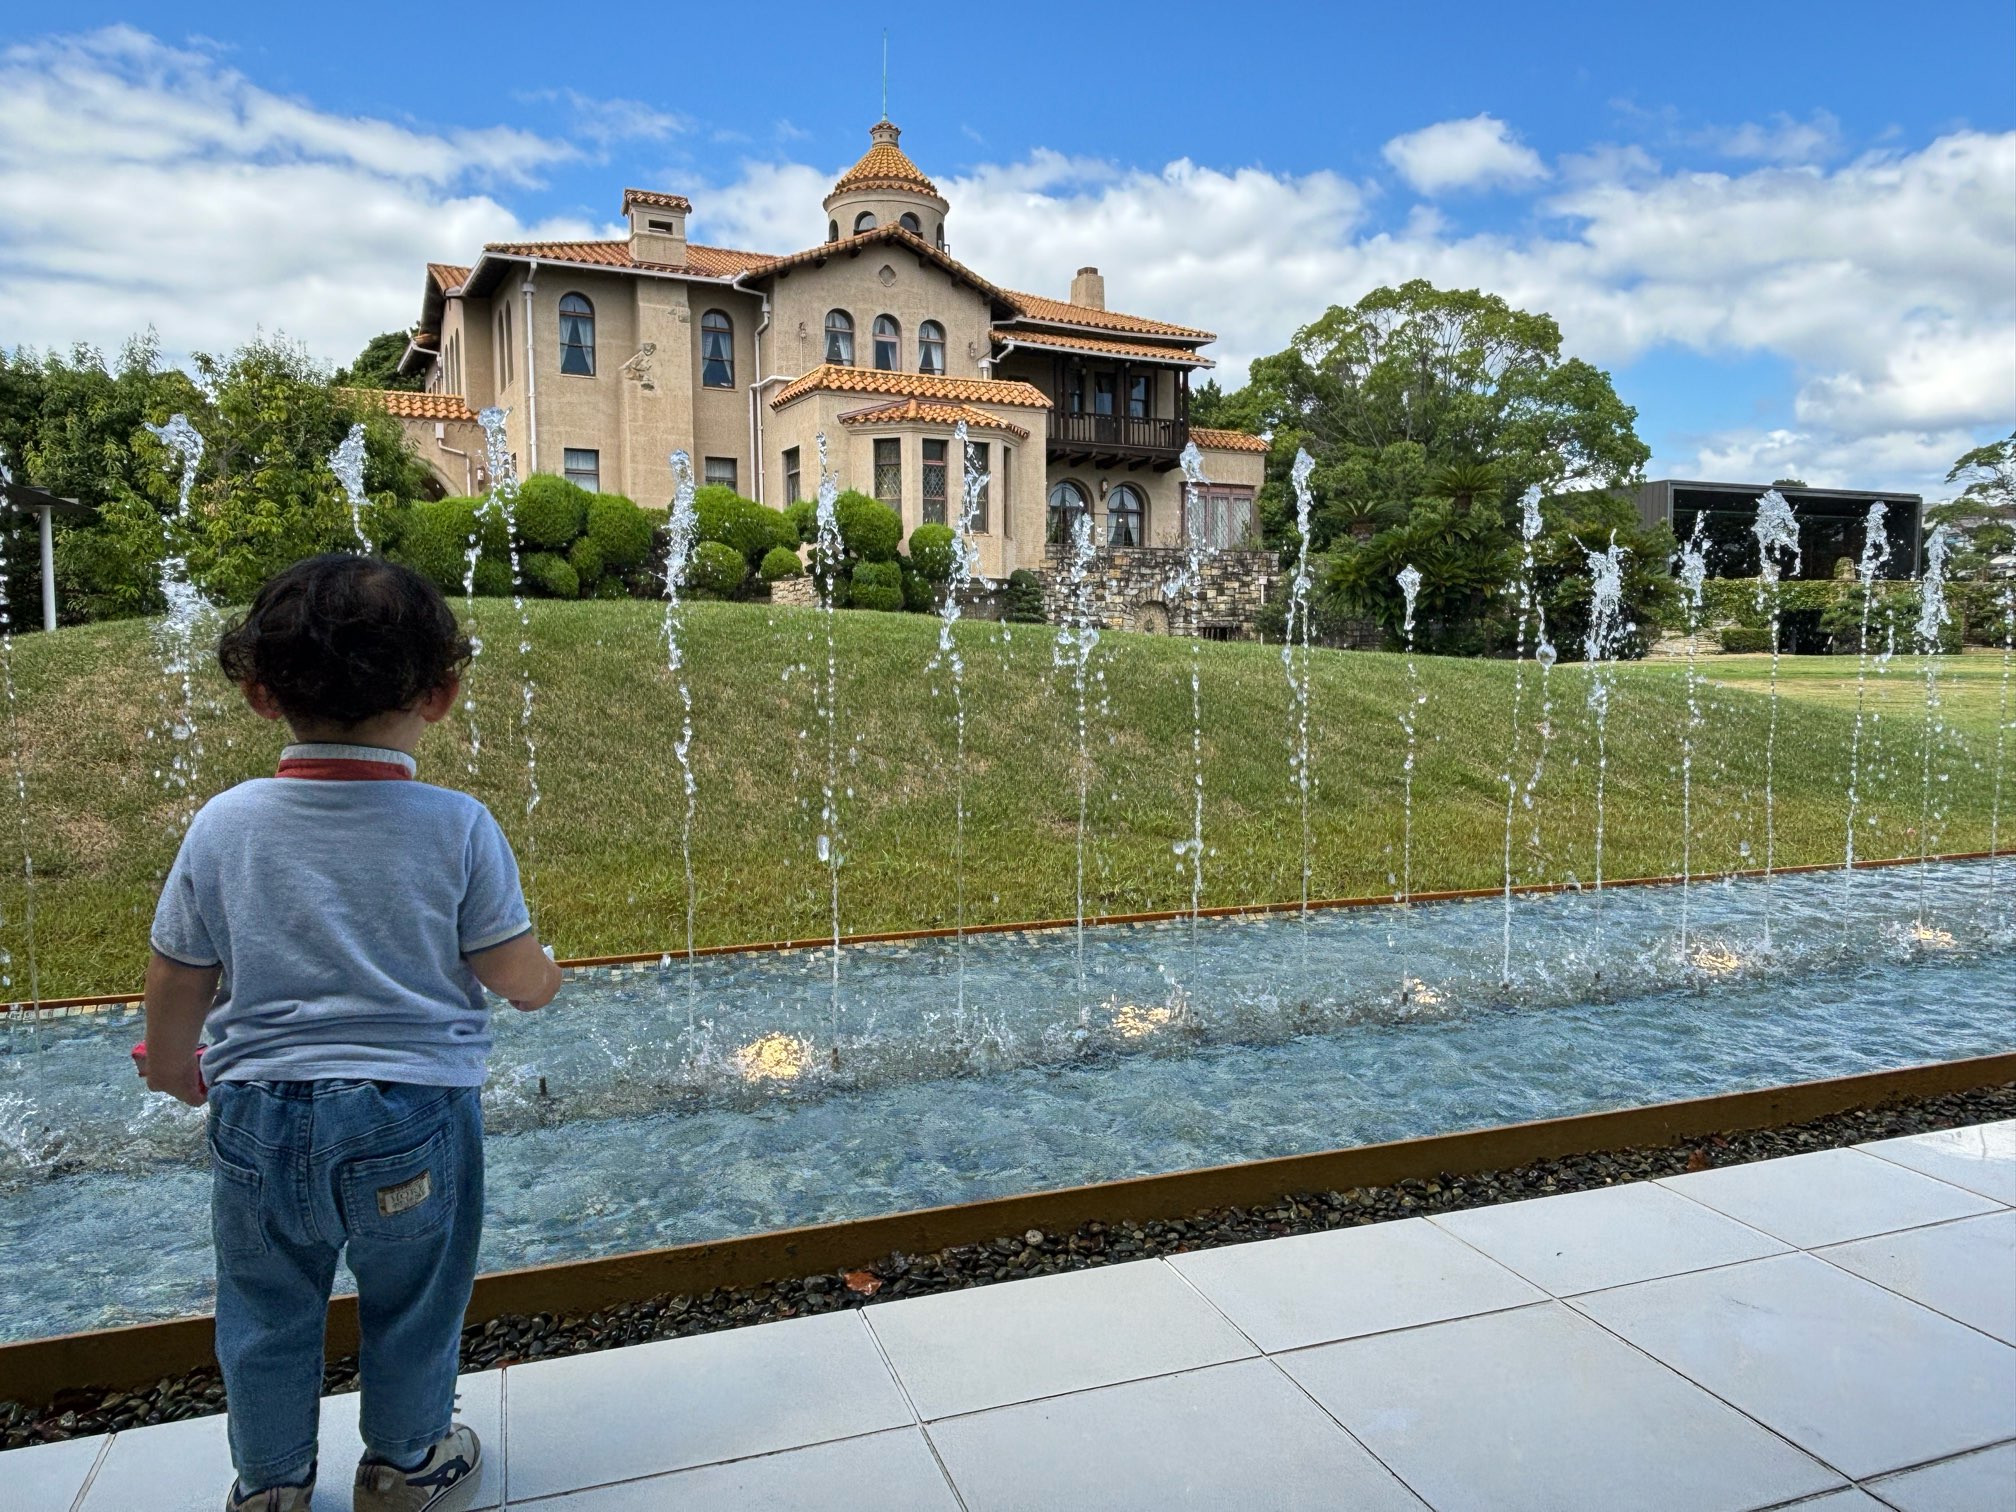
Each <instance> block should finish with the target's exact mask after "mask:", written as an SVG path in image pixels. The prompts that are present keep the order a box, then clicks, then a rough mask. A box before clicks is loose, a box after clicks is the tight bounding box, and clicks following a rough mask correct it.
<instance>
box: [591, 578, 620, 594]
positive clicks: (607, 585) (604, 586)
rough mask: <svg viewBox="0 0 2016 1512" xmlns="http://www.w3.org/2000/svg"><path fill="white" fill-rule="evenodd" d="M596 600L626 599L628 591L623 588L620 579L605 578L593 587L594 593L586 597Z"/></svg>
mask: <svg viewBox="0 0 2016 1512" xmlns="http://www.w3.org/2000/svg"><path fill="white" fill-rule="evenodd" d="M588 597H590V598H597V599H627V598H628V597H630V590H629V589H628V588H625V587H624V586H623V580H622V579H621V578H613V577H605V578H604V579H602V581H601V582H599V583H597V584H596V585H595V591H594V592H593V593H591V594H589V595H588Z"/></svg>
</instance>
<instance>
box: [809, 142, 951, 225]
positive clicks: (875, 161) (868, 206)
mask: <svg viewBox="0 0 2016 1512" xmlns="http://www.w3.org/2000/svg"><path fill="white" fill-rule="evenodd" d="M902 135H903V133H902V132H901V131H898V130H897V129H896V127H895V125H894V124H893V123H891V122H889V121H886V120H883V121H877V122H876V123H875V124H874V125H873V126H871V127H870V128H869V130H868V136H869V138H870V139H871V140H872V141H873V143H874V145H873V146H872V147H870V148H869V149H868V153H867V155H866V156H865V157H863V158H862V159H861V161H860V162H858V163H856V164H855V165H854V166H853V167H852V168H849V169H848V170H847V171H846V172H845V173H843V174H841V175H840V182H839V183H837V184H835V185H834V186H833V192H832V193H831V194H829V195H827V196H826V216H827V222H826V239H827V240H828V241H838V240H839V239H840V238H841V237H843V236H853V235H854V234H856V233H857V232H861V231H872V230H874V229H875V228H876V227H877V226H898V225H900V226H902V227H904V228H905V229H906V230H909V231H914V232H915V233H916V234H917V235H919V236H921V237H923V238H924V239H925V240H926V241H928V242H930V243H931V244H932V245H934V246H936V247H938V248H940V249H942V248H943V247H944V246H945V210H946V204H945V201H944V199H943V198H942V197H941V196H940V195H939V193H938V186H937V185H936V184H934V183H932V182H931V180H929V179H928V178H926V177H925V176H924V172H923V170H922V169H920V168H919V167H918V166H917V165H916V164H915V163H913V162H911V161H910V158H909V156H908V155H907V154H906V153H905V152H904V151H903V149H902V148H900V147H898V146H897V145H896V142H897V139H898V138H899V137H901V136H902Z"/></svg>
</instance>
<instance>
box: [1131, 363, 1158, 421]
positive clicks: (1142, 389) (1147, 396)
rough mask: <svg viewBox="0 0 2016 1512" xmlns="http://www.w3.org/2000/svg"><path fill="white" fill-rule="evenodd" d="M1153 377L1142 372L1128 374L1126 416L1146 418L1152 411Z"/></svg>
mask: <svg viewBox="0 0 2016 1512" xmlns="http://www.w3.org/2000/svg"><path fill="white" fill-rule="evenodd" d="M1154 383H1155V380H1154V378H1152V377H1150V376H1149V375H1147V374H1145V373H1143V374H1130V375H1129V377H1128V379H1127V418H1128V419H1129V420H1146V419H1147V418H1148V417H1149V416H1150V415H1151V414H1153V413H1154V406H1155V398H1154V395H1155V389H1154Z"/></svg>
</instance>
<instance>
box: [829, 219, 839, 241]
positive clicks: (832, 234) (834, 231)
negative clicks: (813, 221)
mask: <svg viewBox="0 0 2016 1512" xmlns="http://www.w3.org/2000/svg"><path fill="white" fill-rule="evenodd" d="M826 240H828V241H838V240H840V222H838V221H828V222H826Z"/></svg>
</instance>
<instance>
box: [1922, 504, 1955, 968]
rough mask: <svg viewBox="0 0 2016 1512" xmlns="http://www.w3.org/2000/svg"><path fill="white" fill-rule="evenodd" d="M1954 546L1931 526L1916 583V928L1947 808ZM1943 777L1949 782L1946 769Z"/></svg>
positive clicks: (1924, 906) (1924, 925)
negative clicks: (1936, 773) (1936, 797)
mask: <svg viewBox="0 0 2016 1512" xmlns="http://www.w3.org/2000/svg"><path fill="white" fill-rule="evenodd" d="M1952 548H1953V535H1952V532H1951V531H1950V530H1948V529H1947V527H1945V526H1944V525H1935V526H1933V527H1932V534H1931V535H1929V536H1927V537H1926V538H1925V576H1924V577H1923V579H1922V580H1921V581H1920V582H1919V585H1918V623H1917V625H1916V626H1915V627H1914V629H1915V632H1916V635H1915V638H1916V641H1917V645H1918V655H1919V657H1920V658H1921V659H1922V660H1923V662H1924V664H1925V722H1924V725H1923V727H1922V728H1921V731H1920V734H1919V741H1918V748H1919V754H1920V763H1921V765H1920V774H1919V796H1918V927H1919V929H1920V930H1921V931H1922V930H1925V929H1928V928H1930V921H1929V920H1928V919H1927V917H1926V913H1927V898H1926V890H1927V885H1928V879H1929V877H1930V875H1931V872H1930V868H1929V866H1928V865H1927V862H1928V860H1929V858H1930V856H1931V854H1932V826H1933V823H1934V821H1935V820H1936V819H1943V818H1944V817H1945V810H1944V808H1943V807H1938V808H1935V806H1934V804H1933V802H1932V753H1933V749H1934V748H1935V747H1936V746H1937V745H1938V744H1939V741H1940V739H1941V737H1942V736H1944V734H1945V733H1946V722H1945V720H1944V719H1943V718H1942V717H1941V715H1940V712H1939V711H1940V708H1941V703H1940V698H1939V633H1940V631H1942V630H1943V629H1945V627H1946V626H1947V625H1949V624H1951V623H1952V621H1953V615H1952V611H1951V610H1949V609H1948V608H1947V607H1946V556H1947V553H1948V552H1950V551H1951V550H1952ZM1940 781H1942V782H1943V781H1945V777H1944V775H1943V774H1942V775H1941V777H1940Z"/></svg>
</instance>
